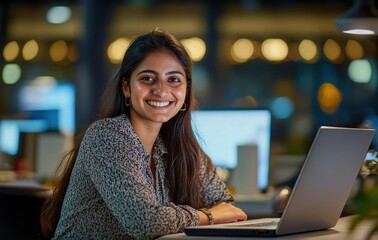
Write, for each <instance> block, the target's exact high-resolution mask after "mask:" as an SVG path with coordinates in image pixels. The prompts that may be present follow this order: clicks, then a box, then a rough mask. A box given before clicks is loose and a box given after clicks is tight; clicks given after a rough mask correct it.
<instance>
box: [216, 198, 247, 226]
mask: <svg viewBox="0 0 378 240" xmlns="http://www.w3.org/2000/svg"><path fill="white" fill-rule="evenodd" d="M210 210H211V212H212V213H213V216H214V220H215V223H228V222H237V221H245V220H246V219H247V214H245V212H244V211H243V210H242V209H240V208H238V207H235V206H234V205H232V204H229V203H220V204H218V205H216V206H214V207H212V208H211V209H210Z"/></svg>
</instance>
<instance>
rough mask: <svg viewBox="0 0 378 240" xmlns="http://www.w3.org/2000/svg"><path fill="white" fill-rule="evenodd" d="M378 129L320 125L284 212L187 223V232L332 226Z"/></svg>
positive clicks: (249, 233)
mask: <svg viewBox="0 0 378 240" xmlns="http://www.w3.org/2000/svg"><path fill="white" fill-rule="evenodd" d="M374 133H375V130H374V129H360V128H339V127H327V126H322V127H320V128H319V130H318V132H317V135H316V137H315V139H314V141H313V143H312V146H311V149H310V151H309V153H308V155H307V157H306V160H305V162H304V164H303V166H302V169H301V172H300V174H299V176H298V178H297V182H296V184H295V186H294V188H293V191H292V193H291V195H290V198H289V200H288V202H287V204H286V207H285V209H284V211H283V214H282V217H281V218H266V219H255V220H247V221H244V222H236V223H228V224H216V225H208V226H196V227H187V228H186V229H185V233H186V234H187V235H189V236H235V237H239V236H240V237H254V236H279V235H285V234H293V233H300V232H307V231H315V230H322V229H328V228H331V227H334V226H335V225H336V223H337V221H338V219H339V217H340V215H341V213H342V210H343V208H344V205H345V203H346V201H347V200H348V197H349V195H350V192H351V190H352V188H353V185H354V183H355V180H356V177H357V174H358V172H359V169H360V167H361V165H362V162H363V160H364V159H365V156H366V153H367V151H368V148H369V145H370V143H371V141H372V139H373V137H374Z"/></svg>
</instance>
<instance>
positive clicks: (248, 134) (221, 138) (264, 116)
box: [192, 109, 272, 189]
mask: <svg viewBox="0 0 378 240" xmlns="http://www.w3.org/2000/svg"><path fill="white" fill-rule="evenodd" d="M271 118H272V117H271V112H270V111H269V110H268V109H230V110H196V111H193V112H192V125H193V129H194V132H195V134H196V137H197V140H198V142H199V144H200V146H201V147H202V149H203V150H204V151H205V153H206V154H207V155H208V156H209V157H210V158H211V160H212V162H213V163H214V165H215V166H217V167H221V168H228V169H233V168H235V167H236V166H237V162H238V160H237V147H238V145H243V144H256V145H257V148H258V151H257V152H258V187H259V188H260V189H266V188H267V187H268V182H269V158H270V141H271V140H270V137H271Z"/></svg>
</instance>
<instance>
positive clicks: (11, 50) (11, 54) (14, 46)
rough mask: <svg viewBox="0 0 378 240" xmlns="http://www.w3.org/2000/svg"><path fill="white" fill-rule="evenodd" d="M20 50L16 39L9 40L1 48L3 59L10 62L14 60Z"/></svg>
mask: <svg viewBox="0 0 378 240" xmlns="http://www.w3.org/2000/svg"><path fill="white" fill-rule="evenodd" d="M19 52H20V47H19V46H18V43H17V42H16V41H12V42H9V43H8V44H7V45H5V47H4V50H3V57H4V59H5V61H7V62H11V61H13V60H15V59H16V58H17V56H18V54H19Z"/></svg>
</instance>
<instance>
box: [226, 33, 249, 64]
mask: <svg viewBox="0 0 378 240" xmlns="http://www.w3.org/2000/svg"><path fill="white" fill-rule="evenodd" d="M253 52H254V47H253V44H252V42H251V41H250V40H248V39H245V38H241V39H239V40H237V41H236V42H234V44H232V47H231V57H232V59H233V60H234V61H235V62H238V63H243V62H246V61H247V60H248V59H250V58H251V57H252V55H253Z"/></svg>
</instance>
